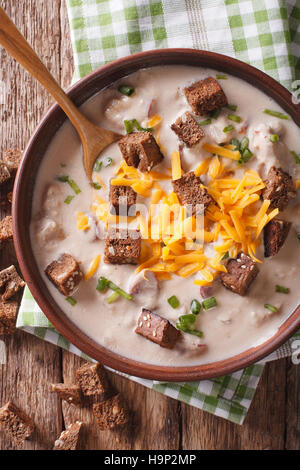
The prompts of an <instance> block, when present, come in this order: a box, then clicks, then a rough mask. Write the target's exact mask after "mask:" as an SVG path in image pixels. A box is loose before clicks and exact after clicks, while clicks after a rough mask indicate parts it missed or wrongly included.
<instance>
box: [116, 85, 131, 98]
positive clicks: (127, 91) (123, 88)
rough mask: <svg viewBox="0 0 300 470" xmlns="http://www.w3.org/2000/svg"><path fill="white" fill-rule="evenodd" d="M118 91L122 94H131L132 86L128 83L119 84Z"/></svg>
mask: <svg viewBox="0 0 300 470" xmlns="http://www.w3.org/2000/svg"><path fill="white" fill-rule="evenodd" d="M118 91H119V92H120V93H122V95H126V96H131V95H132V93H133V92H134V88H133V86H130V85H120V86H119V87H118Z"/></svg>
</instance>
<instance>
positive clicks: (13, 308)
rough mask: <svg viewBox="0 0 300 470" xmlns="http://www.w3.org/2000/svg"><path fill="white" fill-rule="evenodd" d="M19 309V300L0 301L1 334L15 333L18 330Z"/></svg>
mask: <svg viewBox="0 0 300 470" xmlns="http://www.w3.org/2000/svg"><path fill="white" fill-rule="evenodd" d="M18 310H19V304H18V302H14V301H10V302H2V301H0V335H5V336H8V335H13V334H14V332H15V331H16V321H17V314H18Z"/></svg>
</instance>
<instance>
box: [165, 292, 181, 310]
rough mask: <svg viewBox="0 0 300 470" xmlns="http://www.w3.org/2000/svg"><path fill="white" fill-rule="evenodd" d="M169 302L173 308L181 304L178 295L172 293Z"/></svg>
mask: <svg viewBox="0 0 300 470" xmlns="http://www.w3.org/2000/svg"><path fill="white" fill-rule="evenodd" d="M168 303H169V304H170V305H171V307H173V308H177V307H179V305H180V302H179V300H178V298H177V297H176V295H172V296H171V297H169V298H168Z"/></svg>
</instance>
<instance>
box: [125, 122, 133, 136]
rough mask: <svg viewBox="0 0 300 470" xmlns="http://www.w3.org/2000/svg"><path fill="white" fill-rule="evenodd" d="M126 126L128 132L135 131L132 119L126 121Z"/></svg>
mask: <svg viewBox="0 0 300 470" xmlns="http://www.w3.org/2000/svg"><path fill="white" fill-rule="evenodd" d="M124 126H125V130H126V132H127V134H131V133H132V132H133V125H132V122H131V121H127V120H125V121H124Z"/></svg>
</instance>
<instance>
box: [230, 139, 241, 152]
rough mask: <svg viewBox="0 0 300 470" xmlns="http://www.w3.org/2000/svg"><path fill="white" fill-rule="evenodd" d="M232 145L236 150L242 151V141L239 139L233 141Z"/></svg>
mask: <svg viewBox="0 0 300 470" xmlns="http://www.w3.org/2000/svg"><path fill="white" fill-rule="evenodd" d="M230 144H231V145H234V146H235V150H239V149H240V141H239V140H238V139H231V140H230Z"/></svg>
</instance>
